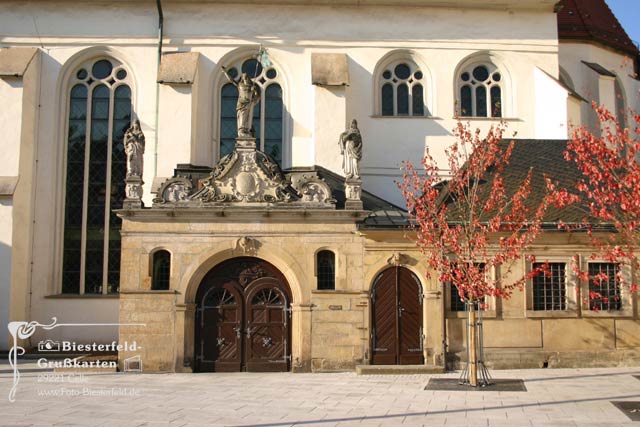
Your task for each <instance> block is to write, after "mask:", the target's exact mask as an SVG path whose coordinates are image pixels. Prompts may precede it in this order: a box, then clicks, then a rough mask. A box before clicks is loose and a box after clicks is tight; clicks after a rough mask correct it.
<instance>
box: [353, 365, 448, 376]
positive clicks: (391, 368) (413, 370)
mask: <svg viewBox="0 0 640 427" xmlns="http://www.w3.org/2000/svg"><path fill="white" fill-rule="evenodd" d="M444 372H445V370H444V368H443V367H442V366H435V365H357V366H356V374H358V375H413V374H442V373H444Z"/></svg>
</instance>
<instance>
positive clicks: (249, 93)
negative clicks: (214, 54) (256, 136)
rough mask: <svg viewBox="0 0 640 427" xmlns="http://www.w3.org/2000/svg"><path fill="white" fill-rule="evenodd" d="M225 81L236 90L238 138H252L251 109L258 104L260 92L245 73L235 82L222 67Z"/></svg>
mask: <svg viewBox="0 0 640 427" xmlns="http://www.w3.org/2000/svg"><path fill="white" fill-rule="evenodd" d="M222 70H223V71H224V74H225V76H227V79H229V81H230V82H231V83H232V84H233V85H235V86H236V87H237V88H238V103H237V104H236V115H237V119H238V137H239V138H246V137H252V136H253V135H252V134H251V128H252V126H251V122H252V121H253V108H254V107H255V106H256V105H257V104H258V102H260V92H259V91H258V86H257V85H256V83H255V82H254V81H253V80H252V79H250V78H249V76H248V75H247V73H242V75H241V76H240V78H239V79H237V80H235V79H234V78H233V77H231V76H230V75H229V73H228V72H227V69H226V68H224V67H222Z"/></svg>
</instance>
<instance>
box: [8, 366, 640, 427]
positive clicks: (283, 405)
mask: <svg viewBox="0 0 640 427" xmlns="http://www.w3.org/2000/svg"><path fill="white" fill-rule="evenodd" d="M2 372H3V373H1V374H0V393H2V395H1V396H0V425H3V426H4V425H20V426H26V425H81V426H111V425H113V426H123V427H125V426H200V425H202V426H204V425H207V426H258V427H268V426H271V427H280V426H293V425H295V426H302V425H305V426H317V427H329V426H429V427H431V426H442V425H444V426H487V427H493V426H532V427H537V426H545V427H551V426H562V427H567V426H568V427H574V426H594V427H595V426H635V427H640V422H632V421H631V420H630V419H629V418H627V416H626V415H624V414H623V413H622V412H621V411H620V410H618V409H617V408H616V407H615V406H614V405H613V404H611V403H610V401H640V379H638V378H636V377H634V375H640V368H624V369H562V370H560V369H558V370H549V369H545V370H543V369H541V370H513V371H494V372H493V374H494V377H496V378H521V379H524V380H525V385H526V387H527V389H528V391H526V392H498V391H426V390H424V388H425V386H426V385H427V383H428V381H429V378H431V376H430V375H406V376H405V375H397V376H357V375H355V374H354V373H336V374H289V373H285V374H282V373H277V374H262V373H261V374H258V373H237V374H103V375H84V376H80V375H79V374H75V375H73V376H71V375H70V374H66V375H64V376H62V374H54V373H37V372H29V371H27V372H24V373H23V374H22V377H21V379H20V383H19V385H18V389H17V393H16V401H15V402H14V403H10V402H9V401H8V399H7V396H8V393H9V390H10V388H11V385H12V375H11V374H10V373H8V372H7V371H6V370H4V371H2ZM455 376H456V374H455V373H451V374H445V375H437V376H434V377H450V378H455Z"/></svg>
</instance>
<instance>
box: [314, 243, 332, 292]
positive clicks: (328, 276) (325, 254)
mask: <svg viewBox="0 0 640 427" xmlns="http://www.w3.org/2000/svg"><path fill="white" fill-rule="evenodd" d="M317 257H318V264H317V269H318V289H323V290H332V289H335V288H336V261H335V259H336V258H335V254H334V253H333V252H331V251H320V252H318V255H317Z"/></svg>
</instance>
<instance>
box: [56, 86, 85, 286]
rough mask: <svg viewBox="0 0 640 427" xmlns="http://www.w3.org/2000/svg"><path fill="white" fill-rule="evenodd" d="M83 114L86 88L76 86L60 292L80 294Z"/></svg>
mask: <svg viewBox="0 0 640 427" xmlns="http://www.w3.org/2000/svg"><path fill="white" fill-rule="evenodd" d="M86 115H87V88H86V87H85V86H84V85H76V86H74V87H73V89H71V96H70V99H69V135H68V139H67V175H66V186H65V194H66V197H65V215H64V220H65V223H64V250H63V257H62V258H63V259H62V293H79V292H80V263H81V261H80V260H81V243H82V205H83V203H84V196H83V190H84V187H83V182H84V160H85V138H86V131H87V129H86Z"/></svg>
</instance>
